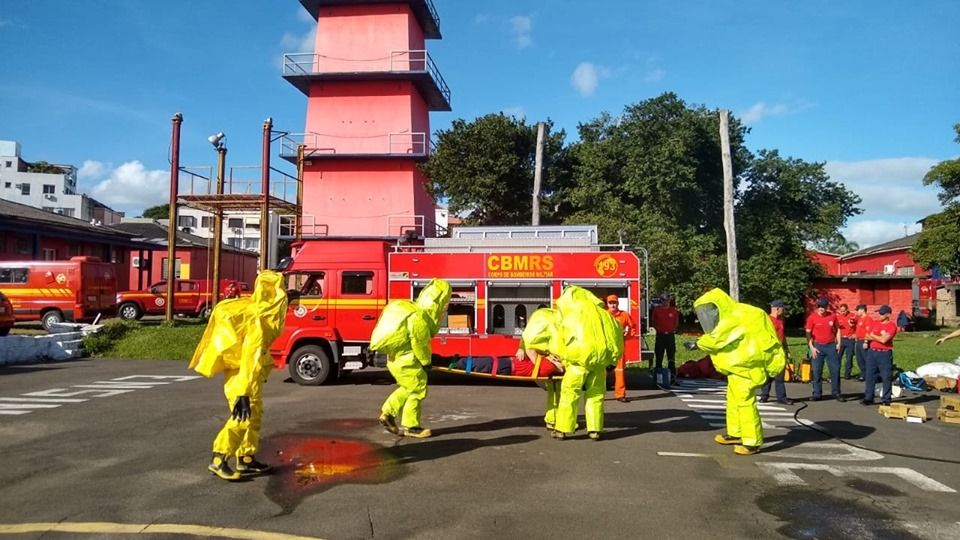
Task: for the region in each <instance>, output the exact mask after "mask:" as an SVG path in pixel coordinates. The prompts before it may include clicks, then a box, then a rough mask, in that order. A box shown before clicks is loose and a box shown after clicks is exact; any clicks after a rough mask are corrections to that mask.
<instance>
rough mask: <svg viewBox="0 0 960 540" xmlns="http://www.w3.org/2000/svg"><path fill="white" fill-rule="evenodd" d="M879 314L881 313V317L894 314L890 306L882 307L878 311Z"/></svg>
mask: <svg viewBox="0 0 960 540" xmlns="http://www.w3.org/2000/svg"><path fill="white" fill-rule="evenodd" d="M877 313H879V314H881V315H886V314H887V313H893V310H892V309H890V306H888V305H886V304H884V305H882V306H880V309H878V310H877Z"/></svg>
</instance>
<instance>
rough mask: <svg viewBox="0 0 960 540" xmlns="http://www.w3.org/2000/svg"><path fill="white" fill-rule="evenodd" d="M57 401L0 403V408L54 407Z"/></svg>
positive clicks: (58, 405) (56, 405) (57, 405)
mask: <svg viewBox="0 0 960 540" xmlns="http://www.w3.org/2000/svg"><path fill="white" fill-rule="evenodd" d="M60 406H61V405H60V404H59V403H0V410H23V409H56V408H57V407H60Z"/></svg>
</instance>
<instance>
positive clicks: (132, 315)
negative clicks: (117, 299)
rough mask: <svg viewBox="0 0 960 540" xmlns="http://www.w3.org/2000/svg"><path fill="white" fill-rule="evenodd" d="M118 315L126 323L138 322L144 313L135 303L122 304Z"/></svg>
mask: <svg viewBox="0 0 960 540" xmlns="http://www.w3.org/2000/svg"><path fill="white" fill-rule="evenodd" d="M117 314H118V315H120V318H121V319H123V320H125V321H136V320H138V319H139V318H140V317H142V316H143V312H141V311H140V306H138V305H137V304H136V303H134V302H124V303H123V304H120V309H118V310H117Z"/></svg>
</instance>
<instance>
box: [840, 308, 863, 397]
mask: <svg viewBox="0 0 960 540" xmlns="http://www.w3.org/2000/svg"><path fill="white" fill-rule="evenodd" d="M856 332H857V316H856V315H854V314H853V313H850V308H848V307H847V305H846V304H840V307H839V308H838V309H837V356H838V357H839V358H840V366H841V367H842V368H843V378H844V379H847V380H850V379H852V378H853V353H854V349H856V347H857V340H856V337H855V336H856ZM844 357H846V359H847V360H846V362H844V360H843V359H844ZM860 374H861V375H862V374H863V371H861V372H860Z"/></svg>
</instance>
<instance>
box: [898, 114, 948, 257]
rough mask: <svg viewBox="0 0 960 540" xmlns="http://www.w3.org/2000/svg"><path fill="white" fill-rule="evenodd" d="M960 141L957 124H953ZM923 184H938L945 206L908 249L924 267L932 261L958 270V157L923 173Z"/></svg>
mask: <svg viewBox="0 0 960 540" xmlns="http://www.w3.org/2000/svg"><path fill="white" fill-rule="evenodd" d="M953 129H954V131H956V133H957V136H956V138H954V140H955V141H956V142H958V143H960V124H954V126H953ZM923 183H924V185H931V184H936V185H937V186H939V187H940V193H939V194H938V197H939V198H940V202H941V203H943V205H944V207H945V210H944V211H943V212H940V213H938V214H934V215H932V216H928V217H927V218H926V219H924V221H923V231H921V232H920V236H919V237H918V238H917V242H916V243H915V244H914V245H913V248H912V249H911V250H910V254H911V256H912V257H913V259H914V260H915V261H917V262H918V263H920V264H921V265H922V266H923V267H924V268H933V267H934V266H935V265H936V266H938V267H939V268H940V271H941V272H944V273H946V274H950V275H958V274H960V159H948V160H946V161H941V162H940V163H938V164H937V165H935V166H934V167H933V168H931V169H930V171H929V172H928V173H927V174H926V175H925V176H924V177H923Z"/></svg>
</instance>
